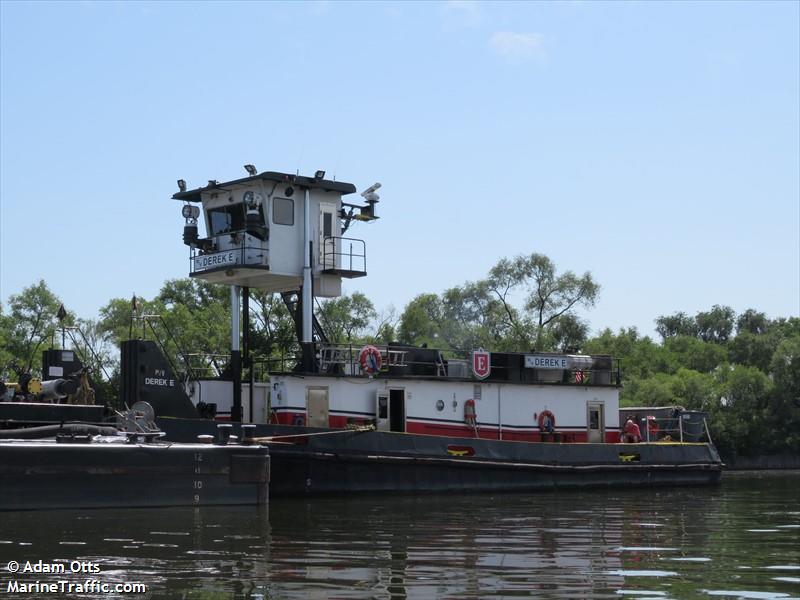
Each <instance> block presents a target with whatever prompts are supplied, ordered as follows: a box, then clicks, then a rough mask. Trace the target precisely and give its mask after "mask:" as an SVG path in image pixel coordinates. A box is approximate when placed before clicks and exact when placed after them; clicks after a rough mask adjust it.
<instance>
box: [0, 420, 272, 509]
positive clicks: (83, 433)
mask: <svg viewBox="0 0 800 600" xmlns="http://www.w3.org/2000/svg"><path fill="white" fill-rule="evenodd" d="M42 430H44V431H42ZM0 433H2V434H3V435H2V437H0V511H9V510H52V509H64V508H69V509H75V508H120V507H131V508H141V507H155V506H217V505H253V506H259V505H266V504H267V501H268V493H269V487H268V486H269V450H268V448H266V447H261V446H259V445H249V446H243V445H238V444H228V443H225V444H224V445H223V444H222V443H219V442H218V443H217V444H209V443H198V442H197V441H195V443H190V444H176V443H172V442H163V441H159V440H157V439H154V436H152V435H147V436H143V435H140V434H130V433H128V434H125V433H122V434H120V433H119V432H117V430H116V429H115V428H113V427H97V426H92V425H84V424H78V425H58V426H51V427H46V426H45V427H38V428H31V429H19V430H5V431H2V432H0ZM42 434H43V435H46V436H48V437H45V438H39V435H42Z"/></svg>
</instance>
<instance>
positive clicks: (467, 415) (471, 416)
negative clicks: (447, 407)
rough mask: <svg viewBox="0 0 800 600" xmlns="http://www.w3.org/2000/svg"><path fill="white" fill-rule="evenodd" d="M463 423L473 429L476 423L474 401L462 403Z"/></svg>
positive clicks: (476, 415) (476, 416)
mask: <svg viewBox="0 0 800 600" xmlns="http://www.w3.org/2000/svg"><path fill="white" fill-rule="evenodd" d="M464 423H466V424H467V425H469V426H470V427H475V425H477V423H478V414H477V412H475V400H467V401H466V402H464Z"/></svg>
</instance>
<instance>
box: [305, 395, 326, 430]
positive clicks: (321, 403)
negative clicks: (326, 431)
mask: <svg viewBox="0 0 800 600" xmlns="http://www.w3.org/2000/svg"><path fill="white" fill-rule="evenodd" d="M306 411H307V413H306V414H307V415H308V422H307V425H308V426H309V427H328V388H327V387H311V386H309V387H308V388H306Z"/></svg>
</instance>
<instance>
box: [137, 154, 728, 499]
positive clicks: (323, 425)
mask: <svg viewBox="0 0 800 600" xmlns="http://www.w3.org/2000/svg"><path fill="white" fill-rule="evenodd" d="M246 168H247V171H248V177H245V178H241V179H236V180H233V181H228V182H225V183H221V182H218V181H209V183H208V185H207V186H203V187H200V188H196V189H193V190H188V189H187V188H186V185H185V183H184V182H183V181H182V180H180V181H179V187H180V191H179V192H178V193H176V194H174V196H173V198H174V199H176V200H179V201H181V202H183V203H184V205H183V207H182V209H181V214H182V216H183V217H184V219H185V225H184V230H183V241H184V244H186V245H187V246H188V247H189V265H190V276H191V277H194V278H199V279H202V280H205V281H208V282H212V283H222V284H226V285H229V286H230V289H231V334H232V335H231V342H232V343H231V356H230V368H229V369H228V371H229V372H230V374H231V376H230V377H229V378H228V380H227V381H224V380H222V381H221V380H219V379H217V380H210V379H203V378H202V377H194V378H193V377H191V376H190V377H189V378H188V380H187V382H186V385H185V386H183V387H182V388H180V389H179V386H177V385H175V383H174V382H176V381H179V380H180V378H179V377H176V376H175V375H176V374H175V373H172V372H171V371H170V370H169V365H167V364H165V361H163V360H162V358H161V357H159V356H158V348H157V347H156V346H155V345H153V344H149V343H148V342H145V341H142V340H131V341H130V342H126V344H128V347H125V346H123V371H124V373H128V374H129V375H127V376H124V377H123V379H124V380H125V381H126V382H127V383H128V385H129V386H130V389H129V391H128V392H126V394H127V396H126V398H127V399H128V401H129V402H130V401H139V400H146V401H148V402H153V407H154V409H155V413H156V415H157V417H159V418H158V419H157V420H158V423H159V426H160V427H161V428H162V429H163V430H164V431H165V432H166V433H167V436H168V437H170V438H172V439H176V440H186V441H189V440H190V439H192V437H193V436H196V435H197V434H198V433H200V432H202V433H204V434H210V433H212V432H213V426H214V421H215V420H229V421H231V422H233V423H239V422H250V423H261V424H260V425H258V427H257V431H256V435H257V436H259V439H262V440H263V441H264V443H266V444H267V445H268V446H269V447H270V452H271V457H272V461H273V479H272V484H271V490H272V493H273V494H276V495H278V494H299V493H302V494H304V493H349V492H354V491H367V492H372V491H390V492H394V491H404V492H420V491H448V490H468V491H484V490H531V489H543V488H553V487H575V486H614V485H630V484H633V485H640V484H641V485H648V484H663V485H685V484H704V483H713V482H716V481H719V478H720V473H721V468H722V463H721V461H720V458H719V455H718V453H717V451H716V449H715V448H714V446H713V444H712V443H711V441H710V438H709V436H708V428H707V426H706V425H705V421H704V417H703V415H698V414H688V413H687V414H683V413H679V414H676V415H670V417H669V419H668V420H666V419H662V425H663V426H662V428H661V432H662V433H661V434H660V435H655V434H654V435H653V436H652V438H647V439H645V440H642V439H640V438H637V439H636V440H635V441H636V442H638V443H620V441H621V437H620V426H621V425H624V423H620V421H619V409H620V407H619V391H620V387H621V386H620V371H619V364H618V363H617V361H616V360H615V359H614V358H613V357H610V356H587V355H581V354H554V353H536V352H529V353H508V352H488V351H485V350H483V349H480V348H476V349H474V350H473V351H472V352H470V353H469V354H468V355H466V356H463V357H461V358H460V359H459V358H455V357H451V356H445V355H444V354H443V353H442V352H440V351H438V350H435V349H429V348H416V347H410V346H403V345H397V344H393V345H387V346H374V345H365V346H363V347H350V346H342V345H336V344H332V343H330V342H329V341H328V339H327V337H326V336H325V332H324V331H323V329H322V327H320V324H319V322H318V321H317V319H316V318H315V315H314V314H313V305H314V298H315V297H317V296H319V297H336V296H338V295H340V294H341V288H342V279H343V278H344V279H352V278H357V277H363V276H365V275H366V274H367V271H366V264H367V260H366V244H365V243H364V241H363V240H359V239H356V238H350V237H344V234H345V233H346V231H347V230H348V228H349V227H350V225H351V224H353V223H356V222H370V221H374V220H376V219H377V218H378V216H377V213H376V205H377V203H378V201H379V196H378V194H377V190H378V189H380V187H381V185H380V184H379V183H376V184H374V185H372V186H369V187H368V188H367V189H365V190H364V191H363V192H361V198H362V200H363V203H362V204H356V203H353V202H350V201H346V200H345V199H344V198H345V197H346V196H348V195H349V194H353V193H355V192H356V187H355V186H354V185H352V184H350V183H345V182H341V181H334V180H329V179H326V178H325V173H324V171H317V172H316V173H315V174H314V176H313V177H312V176H309V177H304V176H300V175H291V174H287V173H278V172H274V171H266V172H262V173H258V172H257V170H256V169H255V167H253V166H252V165H247V166H246ZM200 221H202V222H203V223H204V225H205V229H206V236H205V237H200V233H199V225H198V224H199V222H200ZM251 287H252V288H257V289H261V290H266V291H269V292H276V293H280V294H281V295H282V296H283V298H284V300H285V301H286V304H287V307H288V308H289V310H290V312H291V313H292V315H293V317H294V320H295V324H296V329H297V334H298V342H299V347H300V349H301V351H300V353H299V355H298V356H297V357H294V358H293V359H292V360H290V361H289V363H288V364H284V365H283V366H282V367H278V368H274V369H272V371H271V373H270V375H269V378H268V379H267V380H265V381H263V382H256V381H254V380H253V379H252V374H251V380H250V381H249V382H247V383H246V384H244V385H243V382H242V381H241V363H242V353H241V346H244V351H245V355H244V359H245V362H248V356H247V353H248V351H249V347H250V343H249V341H248V334H249V327H248V326H247V324H246V323H245V325H244V327H242V326H241V324H240V316H241V315H244V318H245V319H247V317H248V315H249V307H248V298H249V290H250V288H251ZM242 303H244V307H243V310H242ZM242 342H243V343H242ZM125 363H128V364H125ZM251 371H252V370H251ZM187 372H188V371H187ZM148 382H149V383H148ZM173 392H175V393H173ZM177 392H184V394H183V397H182V398H181V397H179V396H180V394H179V393H177ZM167 405H169V406H170V407H171V408H169V409H168V408H167ZM200 414H202V415H204V416H206V417H208V418H207V419H206V420H202V419H197V418H196V417H197V416H198V415H200ZM647 416H648V415H646V414H643V415H642V418H643V419H646V417H647ZM193 417H194V418H193ZM650 431H652V428H651V429H650Z"/></svg>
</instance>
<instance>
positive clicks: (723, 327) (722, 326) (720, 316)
mask: <svg viewBox="0 0 800 600" xmlns="http://www.w3.org/2000/svg"><path fill="white" fill-rule="evenodd" d="M735 319H736V313H735V312H734V311H733V309H732V308H731V307H730V306H719V305H718V304H715V305H714V306H713V307H712V308H711V310H709V311H706V312H699V313H697V315H696V316H695V318H694V320H695V323H696V324H697V335H698V337H699V338H700V339H701V340H703V341H704V342H713V343H715V344H724V343H725V342H727V341H728V339H729V338H730V336H731V333H732V332H733V327H734V323H735Z"/></svg>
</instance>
